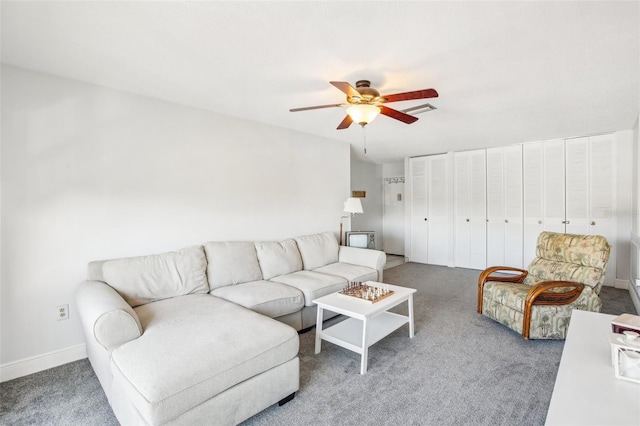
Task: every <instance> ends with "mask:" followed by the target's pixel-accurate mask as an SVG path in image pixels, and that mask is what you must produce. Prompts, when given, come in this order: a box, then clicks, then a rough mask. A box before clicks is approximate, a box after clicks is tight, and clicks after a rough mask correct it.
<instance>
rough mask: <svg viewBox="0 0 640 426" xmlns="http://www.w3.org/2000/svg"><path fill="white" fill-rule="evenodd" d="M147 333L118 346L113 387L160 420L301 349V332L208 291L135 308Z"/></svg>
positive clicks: (150, 418)
mask: <svg viewBox="0 0 640 426" xmlns="http://www.w3.org/2000/svg"><path fill="white" fill-rule="evenodd" d="M136 313H137V314H138V317H139V319H140V323H141V325H142V328H143V330H144V332H143V334H142V336H140V337H139V338H137V339H135V340H132V341H131V342H128V343H127V344H125V345H122V346H121V347H119V348H117V349H115V350H114V351H113V352H112V360H111V370H112V373H113V384H114V386H113V391H114V392H124V393H125V395H126V398H127V399H128V400H129V401H131V403H132V404H133V406H134V407H135V409H136V410H137V411H138V412H139V413H140V415H141V416H142V417H143V418H144V420H145V421H146V422H147V423H149V424H162V423H165V422H167V421H170V420H172V419H174V418H176V417H178V416H179V415H180V414H182V413H184V412H186V411H188V410H190V409H192V408H193V407H196V406H197V405H199V404H202V403H203V402H204V401H206V400H208V399H210V398H211V397H213V396H215V395H217V394H219V393H221V392H223V391H224V390H226V389H228V388H230V387H232V386H234V385H236V384H238V383H240V382H242V381H244V380H246V379H248V378H250V377H253V376H255V375H257V374H260V373H262V372H264V371H266V370H269V369H271V368H273V367H276V366H278V365H280V364H282V363H285V362H287V361H289V360H291V359H294V358H295V357H296V356H297V355H298V345H299V338H298V334H297V332H296V331H295V330H294V329H293V328H291V327H289V326H287V325H285V324H282V323H280V322H278V321H276V320H273V319H270V318H267V317H266V316H264V315H260V314H258V313H256V312H253V311H250V310H248V309H245V308H243V307H241V306H238V305H236V304H234V303H231V302H228V301H226V300H223V299H220V298H217V297H215V296H211V295H209V294H197V295H188V296H182V297H176V298H172V299H165V300H162V301H158V302H154V303H149V304H146V305H142V306H140V307H138V308H136Z"/></svg>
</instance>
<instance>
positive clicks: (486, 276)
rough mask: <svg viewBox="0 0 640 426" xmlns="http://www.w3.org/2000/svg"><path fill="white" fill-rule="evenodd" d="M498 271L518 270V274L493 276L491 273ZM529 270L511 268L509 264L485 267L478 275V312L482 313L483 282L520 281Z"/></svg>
mask: <svg viewBox="0 0 640 426" xmlns="http://www.w3.org/2000/svg"><path fill="white" fill-rule="evenodd" d="M500 271H510V272H519V274H518V275H509V276H499V275H496V276H493V275H491V274H493V273H495V272H500ZM528 273H529V272H527V271H526V270H524V269H520V268H512V267H511V266H492V267H490V268H487V269H485V270H484V271H482V272H481V273H480V276H479V277H478V313H479V314H482V293H483V291H484V284H485V283H486V282H487V281H501V282H507V283H522V281H524V278H525V277H526V276H527V274H528Z"/></svg>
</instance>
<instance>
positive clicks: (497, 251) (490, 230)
mask: <svg viewBox="0 0 640 426" xmlns="http://www.w3.org/2000/svg"><path fill="white" fill-rule="evenodd" d="M504 168H505V164H504V149H503V148H490V149H487V265H488V266H502V265H506V266H511V265H508V264H507V263H506V262H505V249H506V245H505V231H506V229H505V220H506V218H505V195H506V191H505V184H506V182H505V175H504ZM513 266H516V265H513Z"/></svg>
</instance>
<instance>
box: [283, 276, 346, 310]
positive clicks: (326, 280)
mask: <svg viewBox="0 0 640 426" xmlns="http://www.w3.org/2000/svg"><path fill="white" fill-rule="evenodd" d="M271 281H275V282H280V283H283V284H286V285H290V286H292V287H295V288H297V289H299V290H300V291H301V292H302V293H304V304H305V306H315V304H314V303H313V300H314V299H317V298H318V297H322V296H326V295H327V294H331V293H334V292H336V291H339V290H342V289H343V288H344V287H345V286H346V285H347V280H345V279H344V278H342V277H339V276H336V275H329V274H322V273H320V272H315V271H298V272H294V273H292V274H287V275H281V276H279V277H275V278H272V279H271Z"/></svg>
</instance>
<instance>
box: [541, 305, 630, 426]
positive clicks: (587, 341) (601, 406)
mask: <svg viewBox="0 0 640 426" xmlns="http://www.w3.org/2000/svg"><path fill="white" fill-rule="evenodd" d="M614 318H615V316H614V315H605V314H598V313H595V312H586V311H577V310H574V311H573V313H572V314H571V324H570V325H569V331H568V332H567V339H566V341H565V344H564V349H563V351H562V358H561V360H560V368H559V369H558V375H557V377H556V383H555V386H554V388H553V395H552V396H551V404H550V405H549V411H548V412H547V420H546V423H545V424H547V425H550V426H551V425H563V426H565V425H636V426H637V425H640V384H637V383H632V382H628V381H624V380H620V379H616V377H615V374H614V371H613V366H612V365H611V345H610V343H609V335H610V334H611V320H612V319H614Z"/></svg>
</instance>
